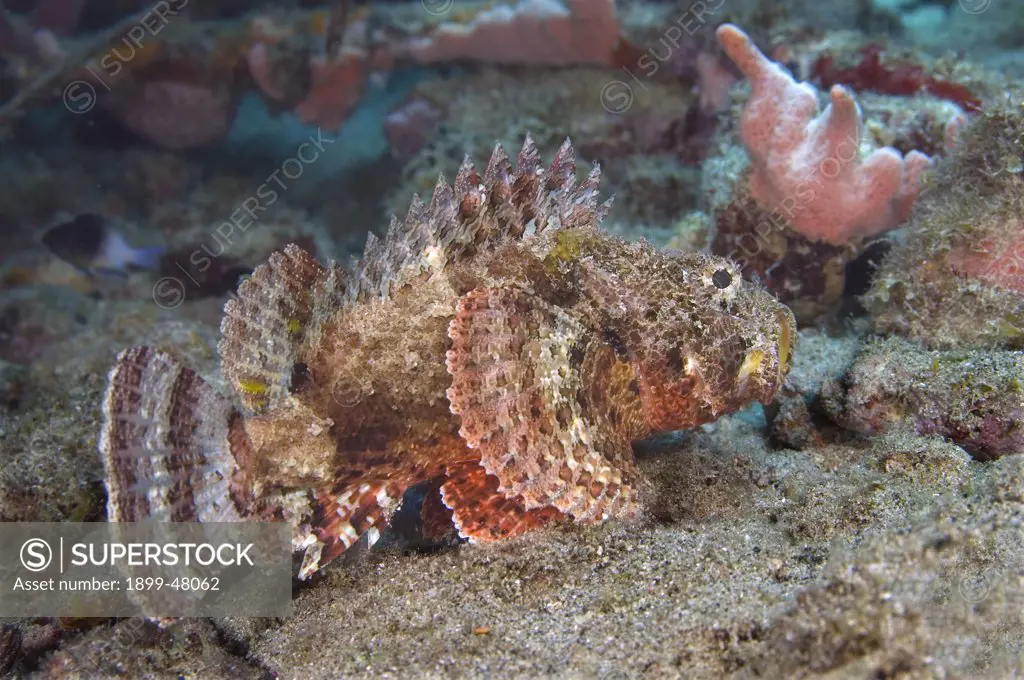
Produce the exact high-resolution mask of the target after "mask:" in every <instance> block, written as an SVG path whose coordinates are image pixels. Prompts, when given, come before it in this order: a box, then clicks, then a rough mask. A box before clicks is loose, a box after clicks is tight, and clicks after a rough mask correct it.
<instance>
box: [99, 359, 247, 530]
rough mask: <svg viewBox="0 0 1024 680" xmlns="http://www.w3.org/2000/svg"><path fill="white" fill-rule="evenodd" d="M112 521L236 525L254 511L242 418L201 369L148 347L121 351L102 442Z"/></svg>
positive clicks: (113, 373) (105, 409)
mask: <svg viewBox="0 0 1024 680" xmlns="http://www.w3.org/2000/svg"><path fill="white" fill-rule="evenodd" d="M99 449H100V455H101V456H102V458H103V468H104V472H105V477H106V484H107V492H108V494H109V499H108V501H107V517H108V519H109V520H110V521H111V522H135V521H141V520H145V519H151V520H158V521H171V522H190V521H202V522H232V521H240V520H242V519H243V518H244V517H245V516H246V515H247V514H248V513H249V511H250V508H251V506H252V491H251V472H252V467H253V450H252V445H251V443H250V441H249V437H248V435H247V434H246V432H245V428H244V424H243V420H242V417H241V414H240V413H239V412H238V411H237V410H236V409H235V408H234V407H233V406H232V405H231V403H230V402H229V401H228V400H227V399H226V398H224V397H222V396H221V395H219V394H218V393H217V392H216V391H215V390H214V389H213V387H211V386H210V385H209V384H208V383H207V382H205V381H204V380H203V379H202V378H201V377H200V376H199V375H198V374H197V373H196V372H195V371H193V370H190V369H189V368H187V367H185V366H184V365H183V364H182V363H181V362H180V361H178V360H177V359H175V358H174V357H172V356H170V355H168V354H166V353H164V352H160V351H157V350H154V349H152V348H149V347H133V348H131V349H126V350H125V351H123V352H121V354H120V355H119V356H118V358H117V364H116V365H115V366H114V368H113V370H112V371H111V372H110V383H109V386H108V388H107V394H106V397H105V398H104V400H103V428H102V430H101V432H100V441H99Z"/></svg>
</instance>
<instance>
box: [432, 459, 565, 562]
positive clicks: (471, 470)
mask: <svg viewBox="0 0 1024 680" xmlns="http://www.w3.org/2000/svg"><path fill="white" fill-rule="evenodd" d="M441 498H442V500H443V501H444V504H445V505H446V506H447V507H448V508H450V509H451V511H452V522H453V523H454V524H455V528H456V530H457V531H458V532H459V536H461V537H462V538H466V539H469V541H470V543H483V542H487V541H498V540H501V539H503V538H511V537H512V536H518V535H519V534H522V533H526V532H527V531H532V530H533V529H538V528H540V527H542V526H545V525H547V524H550V523H551V522H555V521H557V520H559V519H564V518H565V515H563V514H562V513H560V512H559V511H558V510H556V509H555V508H552V507H550V506H549V507H544V508H537V509H534V510H527V509H526V508H524V507H523V502H522V499H521V498H508V497H507V496H505V495H504V494H503V493H501V492H500V491H498V478H497V477H495V476H494V475H489V474H487V472H486V471H485V470H484V469H483V468H482V467H481V466H480V465H479V463H475V462H470V463H460V464H458V465H455V466H452V467H450V468H448V477H447V479H446V480H445V482H444V484H442V485H441Z"/></svg>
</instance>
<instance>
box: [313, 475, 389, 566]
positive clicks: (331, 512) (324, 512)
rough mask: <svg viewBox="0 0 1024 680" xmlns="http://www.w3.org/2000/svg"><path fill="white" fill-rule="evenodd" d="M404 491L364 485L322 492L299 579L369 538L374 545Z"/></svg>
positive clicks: (382, 483) (371, 484)
mask: <svg viewBox="0 0 1024 680" xmlns="http://www.w3.org/2000/svg"><path fill="white" fill-rule="evenodd" d="M403 490H404V489H403V488H402V487H401V486H399V485H396V484H393V483H388V482H376V483H365V484H359V485H357V486H351V487H349V488H347V489H344V490H342V491H341V492H337V493H336V492H329V491H328V492H319V493H317V494H316V497H315V501H314V504H315V510H314V512H313V518H312V520H311V522H310V524H311V528H312V531H311V533H310V535H309V537H308V538H307V539H306V541H305V543H304V544H303V545H302V546H301V547H302V548H304V549H305V555H304V556H303V560H302V566H301V567H300V568H299V578H300V579H302V580H305V579H307V578H309V577H310V576H312V575H313V574H314V573H316V572H317V571H319V570H320V569H321V568H322V567H323V566H324V565H326V564H327V563H328V562H330V561H331V560H334V559H335V558H337V557H338V556H339V555H341V554H342V553H343V552H345V551H346V550H348V549H349V548H351V547H352V546H353V545H355V543H356V542H357V541H358V540H359V539H360V538H361V537H362V536H363V534H367V535H368V541H369V544H370V545H371V546H372V545H373V544H374V543H376V542H377V539H378V538H380V532H381V531H382V530H383V529H384V527H385V526H387V524H388V522H389V521H390V520H391V516H392V515H393V514H394V512H395V510H397V509H398V506H399V503H400V502H401V500H402V492H403Z"/></svg>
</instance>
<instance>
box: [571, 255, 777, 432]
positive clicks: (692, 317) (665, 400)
mask: <svg viewBox="0 0 1024 680" xmlns="http://www.w3.org/2000/svg"><path fill="white" fill-rule="evenodd" d="M591 280H594V277H593V276H592V277H591ZM610 282H613V283H614V286H610V285H609V283H610ZM602 283H603V290H604V291H605V293H604V296H605V303H607V301H608V300H607V298H608V295H609V293H608V292H607V291H608V290H609V289H610V288H611V287H614V288H616V289H617V290H616V292H615V298H616V299H615V304H612V305H607V304H606V309H611V310H614V311H613V313H612V314H610V315H608V316H607V317H606V319H605V321H604V323H605V325H606V328H607V329H608V331H607V332H606V333H605V335H606V336H608V337H612V338H613V342H614V343H615V344H617V345H618V348H617V349H618V351H619V352H620V353H622V354H624V355H625V356H627V357H628V358H629V360H630V361H631V363H632V365H633V368H634V371H635V374H636V381H635V382H636V388H637V390H638V392H639V396H640V401H641V404H642V411H643V416H644V419H645V420H646V423H647V425H648V427H650V428H651V430H652V431H654V432H665V431H671V430H682V429H688V428H692V427H695V426H697V425H700V424H703V423H707V422H711V421H713V420H715V419H717V418H718V417H719V416H721V415H723V414H725V413H729V412H732V411H736V410H739V409H741V408H744V407H745V406H747V405H748V404H750V403H752V402H754V401H759V402H762V403H769V402H771V401H772V400H773V399H774V397H775V394H776V392H777V391H778V389H779V387H780V386H781V385H782V382H783V380H785V377H786V375H787V373H788V372H789V369H790V365H791V362H792V355H793V345H794V339H795V331H796V321H795V319H794V317H793V313H792V312H791V311H790V310H789V308H788V307H786V306H785V305H784V304H782V303H780V302H779V301H778V300H776V299H775V298H774V297H773V296H772V295H771V294H770V293H768V292H767V291H766V290H764V289H763V288H762V287H761V286H760V285H759V284H756V283H752V282H750V281H746V280H744V279H743V276H742V274H741V272H740V270H739V269H738V268H737V267H736V265H735V264H734V263H732V262H731V261H729V260H727V259H725V258H720V257H715V256H711V255H705V254H702V253H681V252H677V251H663V250H655V249H654V248H651V247H650V246H647V247H641V248H638V249H637V250H636V252H635V253H632V255H631V256H630V257H628V258H627V261H618V262H616V263H614V264H613V266H612V267H610V268H608V269H607V270H606V271H605V276H604V281H603V282H602Z"/></svg>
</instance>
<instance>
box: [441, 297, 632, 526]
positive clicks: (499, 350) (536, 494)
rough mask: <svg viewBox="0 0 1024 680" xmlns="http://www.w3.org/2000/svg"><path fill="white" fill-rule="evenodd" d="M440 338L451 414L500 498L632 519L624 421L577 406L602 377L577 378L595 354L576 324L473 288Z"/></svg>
mask: <svg viewBox="0 0 1024 680" xmlns="http://www.w3.org/2000/svg"><path fill="white" fill-rule="evenodd" d="M448 335H449V337H450V338H451V340H452V347H451V349H450V350H449V351H448V358H447V365H448V372H449V373H450V374H451V376H452V386H451V387H450V388H449V389H448V400H449V402H450V403H451V410H452V412H453V413H455V414H457V415H459V416H461V418H462V428H461V430H460V431H459V433H460V434H461V435H462V437H463V439H465V440H466V442H467V443H468V444H469V446H470V447H471V448H473V449H478V450H479V452H480V456H481V464H482V465H483V468H484V469H485V470H486V471H487V472H488V473H489V474H491V475H494V476H495V477H497V479H498V481H499V482H500V484H499V486H498V488H497V490H498V491H500V492H501V493H503V494H505V495H506V496H510V497H521V498H522V499H523V502H524V505H525V507H526V508H527V509H534V508H543V507H545V506H548V505H553V506H554V507H556V508H558V509H559V510H560V511H561V512H564V513H566V514H569V515H571V516H572V517H573V518H574V519H576V520H578V521H584V522H596V521H602V520H605V519H607V518H609V517H624V516H631V515H633V514H635V513H636V512H637V491H636V489H635V488H634V484H633V479H634V478H635V477H637V474H636V470H635V468H634V464H633V455H632V450H631V448H630V440H629V438H628V436H627V434H626V432H625V430H624V429H623V424H624V423H623V421H622V419H620V418H618V417H615V418H606V417H602V415H603V414H602V413H600V412H598V411H596V410H595V409H594V408H592V407H591V404H590V403H588V402H585V401H583V400H582V399H581V397H582V395H585V394H587V392H588V391H589V390H591V389H592V387H591V384H592V383H597V384H598V385H606V384H607V381H608V378H609V375H608V374H607V373H604V374H596V375H584V371H583V369H584V367H585V366H595V365H597V364H596V363H595V362H594V361H592V360H591V361H587V360H588V358H589V357H590V356H593V355H594V353H595V352H597V351H600V350H599V347H598V346H595V347H594V348H591V346H590V343H589V334H588V333H587V332H586V330H585V329H584V328H583V327H582V326H580V325H579V324H578V323H577V322H576V321H574V320H573V319H571V318H570V317H568V316H567V315H566V314H565V313H564V312H562V311H561V310H559V309H557V308H555V307H552V306H551V305H548V304H547V303H545V302H544V301H543V300H541V299H539V298H536V297H534V296H531V295H529V294H528V293H524V292H522V291H519V290H514V289H494V288H480V289H477V290H474V291H471V292H469V293H467V294H466V295H464V296H463V297H462V299H461V300H460V301H459V304H458V309H457V311H456V316H455V319H453V320H452V323H451V327H450V329H449V333H448ZM598 389H599V388H598Z"/></svg>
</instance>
